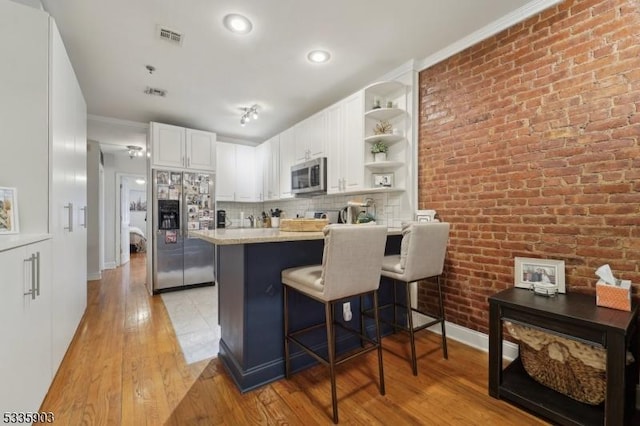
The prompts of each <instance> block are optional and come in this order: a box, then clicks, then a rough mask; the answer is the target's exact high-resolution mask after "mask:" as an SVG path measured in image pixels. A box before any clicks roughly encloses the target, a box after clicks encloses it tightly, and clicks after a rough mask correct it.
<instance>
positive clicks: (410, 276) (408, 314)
mask: <svg viewBox="0 0 640 426" xmlns="http://www.w3.org/2000/svg"><path fill="white" fill-rule="evenodd" d="M448 239H449V224H448V223H439V222H432V223H418V222H409V223H407V224H405V225H403V228H402V242H401V247H400V254H399V255H388V256H385V257H384V259H383V260H382V276H383V277H386V278H390V279H392V280H393V295H394V300H393V303H392V304H388V305H384V306H381V307H380V309H384V308H388V307H392V308H393V321H392V325H393V326H394V329H396V330H398V329H401V330H405V331H407V332H408V333H409V341H410V344H411V369H412V371H413V374H414V375H417V374H418V365H417V360H416V344H415V335H414V333H415V332H416V331H419V330H422V329H425V328H428V327H431V326H432V325H435V324H438V323H440V324H441V328H442V352H443V355H444V358H445V359H446V358H447V357H448V355H447V336H446V331H445V319H444V306H443V302H442V287H441V285H440V275H442V271H443V269H444V258H445V254H446V251H447V241H448ZM432 277H435V278H436V284H437V290H438V312H437V313H436V314H435V318H434V316H433V314H429V313H426V312H424V311H421V310H419V309H418V308H417V307H415V306H413V304H412V302H413V300H412V297H411V285H410V284H411V283H412V282H417V283H418V285H420V284H426V283H427V282H426V281H425V280H426V279H428V278H432ZM397 283H402V284H404V286H405V293H406V304H402V303H399V302H398V301H397V298H396V284H397ZM398 308H400V309H401V310H403V311H404V312H405V322H401V321H398V318H397V309H398ZM413 312H417V313H419V314H421V315H424V316H426V317H428V318H431V320H429V321H427V322H425V323H423V324H421V325H419V326H414V322H413Z"/></svg>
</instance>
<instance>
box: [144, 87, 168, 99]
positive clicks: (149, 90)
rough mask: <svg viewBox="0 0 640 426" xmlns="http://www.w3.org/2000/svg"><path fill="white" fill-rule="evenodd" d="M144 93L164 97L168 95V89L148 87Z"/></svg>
mask: <svg viewBox="0 0 640 426" xmlns="http://www.w3.org/2000/svg"><path fill="white" fill-rule="evenodd" d="M144 93H146V94H147V95H150V96H162V97H163V98H164V97H165V96H167V91H166V90H163V89H156V88H155V87H147V88H146V89H144Z"/></svg>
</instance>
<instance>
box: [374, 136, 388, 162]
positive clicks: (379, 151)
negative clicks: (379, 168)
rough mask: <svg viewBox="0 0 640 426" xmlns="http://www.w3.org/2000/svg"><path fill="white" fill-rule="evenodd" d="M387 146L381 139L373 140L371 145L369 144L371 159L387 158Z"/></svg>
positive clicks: (383, 159)
mask: <svg viewBox="0 0 640 426" xmlns="http://www.w3.org/2000/svg"><path fill="white" fill-rule="evenodd" d="M388 150H389V147H388V146H387V144H386V143H384V142H382V141H375V142H374V143H373V145H371V153H372V154H373V161H376V162H377V161H386V159H387V151H388Z"/></svg>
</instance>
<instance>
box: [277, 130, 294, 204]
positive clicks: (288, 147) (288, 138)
mask: <svg viewBox="0 0 640 426" xmlns="http://www.w3.org/2000/svg"><path fill="white" fill-rule="evenodd" d="M295 143H296V140H295V131H294V128H293V127H290V128H289V129H287V130H285V131H284V132H282V133H280V149H279V153H280V155H279V162H280V176H279V180H280V198H281V199H283V198H293V193H292V192H291V166H293V165H294V164H295Z"/></svg>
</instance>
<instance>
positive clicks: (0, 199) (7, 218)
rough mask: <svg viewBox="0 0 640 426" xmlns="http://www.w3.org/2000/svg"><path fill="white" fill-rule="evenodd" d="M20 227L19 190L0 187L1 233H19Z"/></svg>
mask: <svg viewBox="0 0 640 426" xmlns="http://www.w3.org/2000/svg"><path fill="white" fill-rule="evenodd" d="M19 231H20V228H19V227H18V190H17V189H16V188H5V187H0V235H2V234H17V233H18V232H19Z"/></svg>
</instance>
